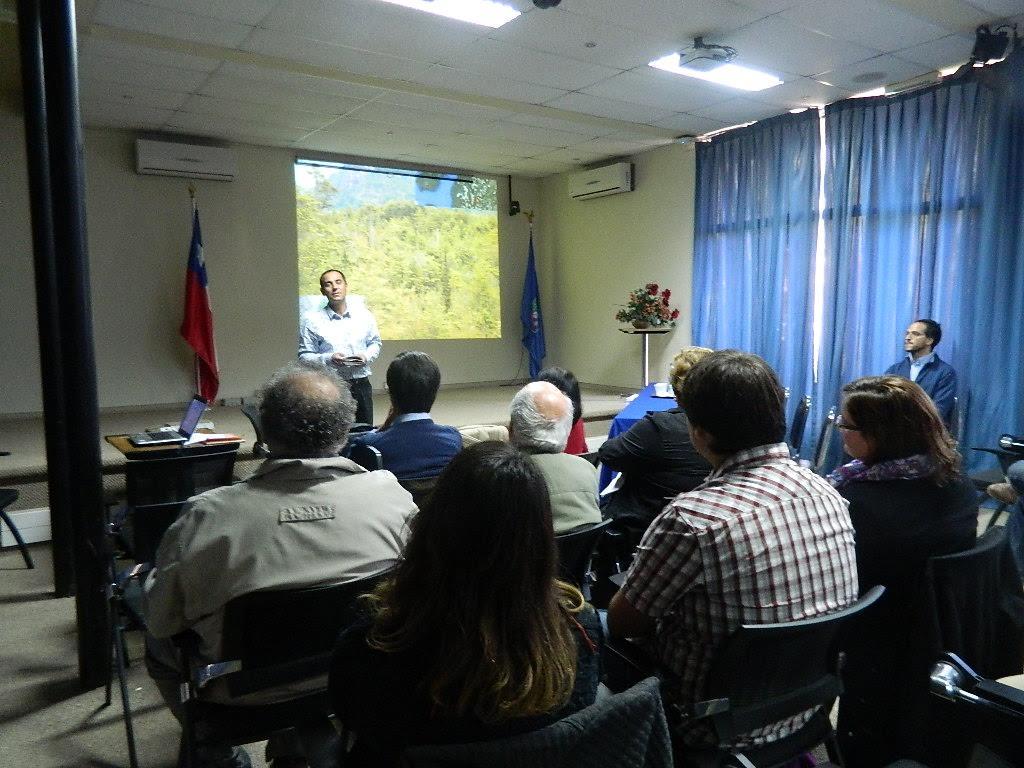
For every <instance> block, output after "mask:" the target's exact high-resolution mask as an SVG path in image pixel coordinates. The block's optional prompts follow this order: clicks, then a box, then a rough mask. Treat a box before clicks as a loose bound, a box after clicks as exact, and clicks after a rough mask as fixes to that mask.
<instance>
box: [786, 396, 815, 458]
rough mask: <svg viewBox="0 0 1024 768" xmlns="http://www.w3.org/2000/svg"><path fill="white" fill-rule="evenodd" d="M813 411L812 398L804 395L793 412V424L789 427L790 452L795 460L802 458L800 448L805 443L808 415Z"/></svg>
mask: <svg viewBox="0 0 1024 768" xmlns="http://www.w3.org/2000/svg"><path fill="white" fill-rule="evenodd" d="M810 411H811V396H810V395H804V396H803V397H801V398H800V402H799V403H797V405H796V410H795V411H794V412H793V423H792V424H790V427H789V452H790V455H792V457H793V458H794V459H799V458H800V448H801V446H802V445H803V443H804V432H805V431H806V429H807V414H808V413H810Z"/></svg>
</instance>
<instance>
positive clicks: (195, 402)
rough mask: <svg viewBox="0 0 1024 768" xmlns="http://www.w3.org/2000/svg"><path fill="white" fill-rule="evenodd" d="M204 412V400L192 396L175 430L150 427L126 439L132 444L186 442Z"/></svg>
mask: <svg viewBox="0 0 1024 768" xmlns="http://www.w3.org/2000/svg"><path fill="white" fill-rule="evenodd" d="M205 412H206V401H205V400H203V398H201V397H193V398H192V402H190V403H189V404H188V407H187V408H186V409H185V415H184V416H182V417H181V424H180V425H179V426H178V429H177V430H170V429H166V430H161V429H151V430H147V431H145V432H137V433H136V434H134V435H131V436H130V437H129V438H128V440H129V441H130V442H131V444H132V445H135V446H144V445H174V444H176V443H184V442H187V441H188V439H189V438H190V437H192V433H193V432H195V431H196V425H198V424H199V419H200V418H202V415H203V413H205Z"/></svg>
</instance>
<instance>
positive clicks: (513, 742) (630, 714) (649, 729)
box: [401, 677, 672, 768]
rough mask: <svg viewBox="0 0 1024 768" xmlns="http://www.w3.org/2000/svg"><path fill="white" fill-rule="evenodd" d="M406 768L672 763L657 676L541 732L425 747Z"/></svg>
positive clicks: (414, 750) (406, 756)
mask: <svg viewBox="0 0 1024 768" xmlns="http://www.w3.org/2000/svg"><path fill="white" fill-rule="evenodd" d="M401 765H403V766H404V767H405V768H513V767H515V768H521V767H522V766H525V765H529V766H535V768H549V767H552V766H569V765H579V766H589V765H594V766H601V765H606V766H610V765H615V766H634V767H635V768H663V767H664V766H670V765H672V744H671V740H670V738H669V730H668V724H667V722H666V721H665V711H664V709H663V707H662V703H661V695H660V693H659V691H658V680H657V678H653V677H651V678H647V679H646V680H642V681H640V682H639V683H637V684H636V685H634V686H633V687H632V688H630V689H629V690H626V691H623V692H622V693H617V694H615V695H613V696H605V697H601V698H599V699H597V701H595V702H594V703H593V704H591V705H590V706H589V707H585V708H584V709H581V710H579V711H578V712H574V713H572V714H571V715H567V716H566V717H563V718H562V719H561V720H557V721H556V722H554V723H552V724H550V725H547V726H545V727H543V728H540V729H538V730H534V731H528V732H527V733H520V734H517V735H515V736H509V737H506V738H501V739H493V740H490V741H474V742H471V743H467V744H427V745H422V746H416V747H410V748H408V749H406V750H405V752H404V753H403V754H402V759H401Z"/></svg>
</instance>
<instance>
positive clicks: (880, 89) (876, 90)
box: [850, 85, 885, 99]
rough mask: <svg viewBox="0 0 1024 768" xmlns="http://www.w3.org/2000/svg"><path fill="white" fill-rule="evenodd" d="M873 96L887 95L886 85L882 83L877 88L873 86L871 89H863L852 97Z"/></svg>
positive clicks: (864, 97) (866, 97) (865, 97)
mask: <svg viewBox="0 0 1024 768" xmlns="http://www.w3.org/2000/svg"><path fill="white" fill-rule="evenodd" d="M872 96H885V86H884V85H880V86H878V87H877V88H872V89H871V90H870V91H861V92H860V93H855V94H853V96H851V97H850V98H851V99H868V98H871V97H872Z"/></svg>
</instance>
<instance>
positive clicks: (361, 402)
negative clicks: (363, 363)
mask: <svg viewBox="0 0 1024 768" xmlns="http://www.w3.org/2000/svg"><path fill="white" fill-rule="evenodd" d="M349 385H350V386H351V389H352V397H353V398H355V401H356V424H373V388H372V387H371V386H370V377H369V376H363V377H362V378H361V379H350V380H349Z"/></svg>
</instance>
